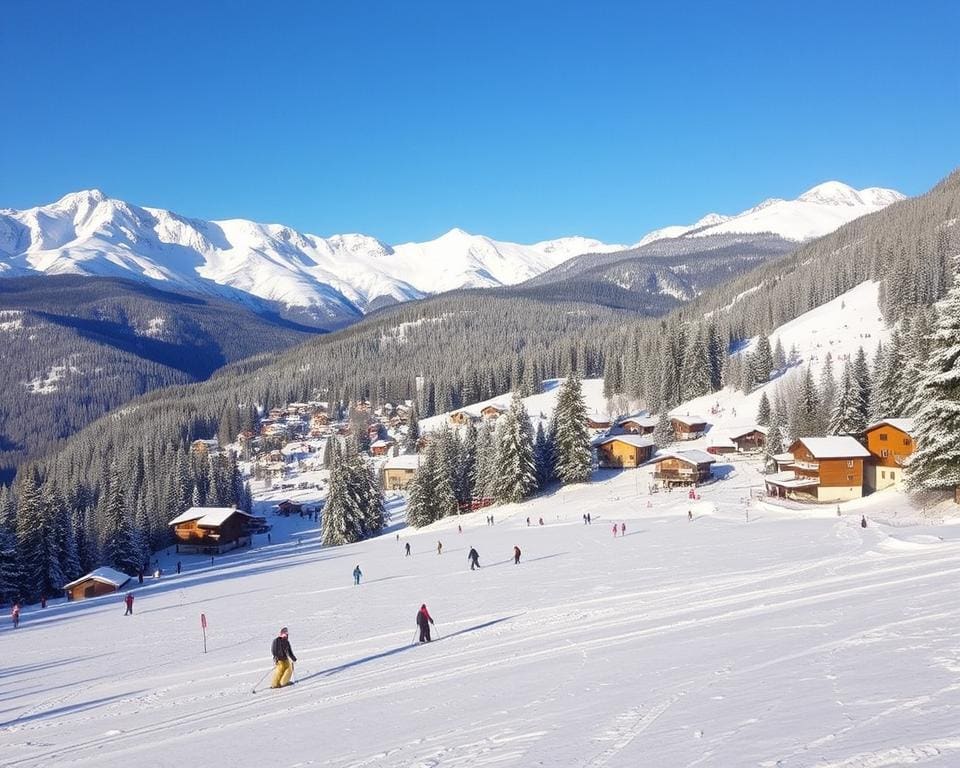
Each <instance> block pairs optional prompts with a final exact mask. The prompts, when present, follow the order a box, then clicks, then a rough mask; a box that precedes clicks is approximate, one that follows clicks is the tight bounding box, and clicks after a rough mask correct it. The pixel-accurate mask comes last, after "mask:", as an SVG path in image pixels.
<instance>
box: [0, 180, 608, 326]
mask: <svg viewBox="0 0 960 768" xmlns="http://www.w3.org/2000/svg"><path fill="white" fill-rule="evenodd" d="M622 247H623V246H620V245H606V244H604V243H601V242H599V241H596V240H589V239H587V238H583V237H571V238H561V239H559V240H550V241H546V242H542V243H536V244H534V245H518V244H516V243H507V242H498V241H496V240H492V239H490V238H486V237H482V236H478V235H469V234H467V233H466V232H463V231H462V230H458V229H454V230H451V231H450V232H448V233H447V234H445V235H443V236H442V237H439V238H437V239H436V240H432V241H430V242H426V243H407V244H404V245H400V246H397V247H396V248H391V247H390V246H389V245H386V244H385V243H382V242H380V241H379V240H377V239H375V238H373V237H369V236H366V235H357V234H353V235H334V236H332V237H327V238H324V237H318V236H316V235H309V234H304V233H301V232H298V231H296V230H294V229H291V228H290V227H285V226H282V225H278V224H258V223H256V222H252V221H247V220H244V219H229V220H225V221H202V220H199V219H188V218H185V217H183V216H180V215H178V214H175V213H172V212H171V211H166V210H162V209H158V208H141V207H139V206H135V205H131V204H130V203H126V202H124V201H122V200H115V199H112V198H109V197H107V196H106V195H104V194H103V193H102V192H100V191H99V190H88V191H83V192H77V193H73V194H69V195H67V196H65V197H63V198H62V199H60V200H58V201H57V202H55V203H53V204H51V205H46V206H40V207H37V208H30V209H27V210H24V211H14V210H0V276H7V277H10V276H14V275H24V274H30V273H31V272H43V273H47V274H83V275H101V276H103V275H109V276H115V277H127V278H131V279H143V280H156V281H162V282H164V283H168V284H173V285H176V286H178V287H182V288H186V289H189V290H194V291H202V292H203V291H205V292H215V293H220V294H223V295H226V296H228V297H230V298H234V299H236V298H238V297H239V298H242V297H243V296H250V297H255V299H260V300H265V301H268V302H275V303H277V304H279V305H282V306H285V307H296V308H300V309H305V310H307V311H309V312H311V313H313V314H314V315H315V316H317V317H318V318H320V319H327V320H336V319H338V318H350V317H355V316H359V315H360V314H362V313H364V312H366V311H367V310H368V309H370V308H371V307H372V306H377V305H381V304H383V303H384V302H399V301H408V300H410V299H417V298H421V297H423V296H425V295H427V294H430V293H435V292H438V291H445V290H450V289H454V288H461V287H493V286H500V285H512V284H514V283H517V282H521V281H523V280H526V279H528V278H530V277H533V276H534V275H537V274H539V273H540V272H543V271H544V270H547V269H550V268H551V267H554V266H556V265H557V264H559V263H560V262H562V261H564V260H566V259H568V258H570V257H572V256H576V255H579V254H581V253H586V252H591V251H596V252H601V251H609V250H619V249H621V248H622Z"/></svg>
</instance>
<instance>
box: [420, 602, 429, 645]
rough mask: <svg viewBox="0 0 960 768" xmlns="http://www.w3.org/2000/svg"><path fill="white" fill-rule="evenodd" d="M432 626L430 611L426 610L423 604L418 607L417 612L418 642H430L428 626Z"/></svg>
mask: <svg viewBox="0 0 960 768" xmlns="http://www.w3.org/2000/svg"><path fill="white" fill-rule="evenodd" d="M431 624H433V618H432V617H431V616H430V611H428V610H427V604H426V603H424V604H423V605H421V606H420V610H419V611H417V626H418V627H420V642H421V643H429V642H430V625H431Z"/></svg>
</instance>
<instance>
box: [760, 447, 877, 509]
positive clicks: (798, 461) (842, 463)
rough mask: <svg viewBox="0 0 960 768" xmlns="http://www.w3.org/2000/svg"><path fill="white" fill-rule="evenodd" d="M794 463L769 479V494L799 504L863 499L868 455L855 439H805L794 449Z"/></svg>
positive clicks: (791, 450)
mask: <svg viewBox="0 0 960 768" xmlns="http://www.w3.org/2000/svg"><path fill="white" fill-rule="evenodd" d="M790 454H791V455H792V456H793V461H792V462H790V463H789V464H782V465H781V464H780V462H778V466H783V469H782V471H780V472H777V473H776V474H773V475H767V477H766V478H764V482H765V484H766V487H767V494H768V495H770V496H779V497H781V498H788V499H795V500H797V501H821V502H836V501H848V500H850V499H859V498H860V497H861V496H863V470H864V461H865V460H866V459H869V458H870V452H869V451H867V449H866V448H864V447H863V446H862V445H861V444H860V443H859V442H857V441H856V440H855V439H854V438H852V437H847V436H839V435H835V436H832V437H801V438H799V439H798V440H794V441H793V443H792V444H791V446H790Z"/></svg>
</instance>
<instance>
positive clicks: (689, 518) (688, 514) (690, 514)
mask: <svg viewBox="0 0 960 768" xmlns="http://www.w3.org/2000/svg"><path fill="white" fill-rule="evenodd" d="M687 520H688V521H689V522H691V523H692V522H693V510H692V509H688V510H687Z"/></svg>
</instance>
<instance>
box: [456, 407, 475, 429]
mask: <svg viewBox="0 0 960 768" xmlns="http://www.w3.org/2000/svg"><path fill="white" fill-rule="evenodd" d="M475 420H476V417H475V416H474V415H473V414H472V413H470V412H469V411H465V410H460V411H454V412H453V413H451V414H450V423H451V424H457V425H458V426H460V425H466V424H470V423H471V422H473V421H475Z"/></svg>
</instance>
